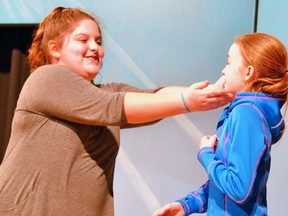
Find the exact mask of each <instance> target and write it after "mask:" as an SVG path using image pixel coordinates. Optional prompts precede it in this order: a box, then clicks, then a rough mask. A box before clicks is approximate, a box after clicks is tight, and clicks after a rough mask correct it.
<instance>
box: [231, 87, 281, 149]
mask: <svg viewBox="0 0 288 216" xmlns="http://www.w3.org/2000/svg"><path fill="white" fill-rule="evenodd" d="M242 103H251V104H254V105H255V106H257V107H258V108H259V109H260V110H261V111H262V113H263V115H264V116H265V119H266V121H267V123H268V125H269V128H270V131H271V135H272V144H274V143H276V142H278V141H279V139H280V138H281V135H282V131H283V130H284V127H285V123H284V121H282V122H281V124H280V125H278V124H279V123H280V121H281V120H282V114H281V108H282V106H283V105H284V103H285V100H283V99H281V98H279V97H277V96H274V95H269V94H265V93H258V92H239V93H237V94H236V96H235V98H234V100H233V101H232V103H231V105H230V106H229V107H228V108H227V111H228V112H231V111H232V109H233V108H234V107H235V106H237V105H239V104H242ZM277 125H278V126H277ZM276 126H277V127H276Z"/></svg>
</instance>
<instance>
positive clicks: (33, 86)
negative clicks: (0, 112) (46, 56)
mask: <svg viewBox="0 0 288 216" xmlns="http://www.w3.org/2000/svg"><path fill="white" fill-rule="evenodd" d="M124 96H125V92H123V91H119V92H111V91H106V90H105V89H104V90H103V89H101V88H99V87H96V86H95V85H93V84H92V83H90V82H89V81H87V80H85V79H83V78H82V77H81V76H79V75H78V74H76V73H75V72H73V71H71V70H70V69H68V68H66V67H64V66H60V65H45V66H42V67H39V68H38V69H37V70H35V71H34V72H33V73H32V74H31V75H30V77H29V78H28V79H27V81H26V83H25V85H24V86H23V88H22V91H21V94H20V97H19V101H18V107H17V110H16V111H28V112H32V113H33V112H35V113H37V114H40V115H46V116H49V117H50V118H52V119H53V118H55V119H62V120H67V121H71V122H75V123H80V124H87V125H119V126H121V125H122V124H123V123H125V120H126V119H125V116H123V113H124V112H123V106H124Z"/></svg>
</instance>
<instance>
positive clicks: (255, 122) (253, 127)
mask: <svg viewBox="0 0 288 216" xmlns="http://www.w3.org/2000/svg"><path fill="white" fill-rule="evenodd" d="M224 127H227V128H224V129H223V130H225V134H222V135H221V137H220V140H219V144H218V146H219V145H221V146H222V148H221V152H218V151H217V152H216V154H215V153H214V152H213V150H212V148H202V149H201V150H200V151H199V152H198V159H199V161H200V162H201V164H202V165H203V167H204V168H205V169H206V171H207V173H208V176H209V179H210V180H211V181H213V182H214V184H215V185H216V186H217V188H218V189H219V190H221V191H222V192H223V193H225V194H227V195H228V196H229V197H230V198H231V199H232V200H234V201H235V202H236V203H239V204H241V203H245V201H246V200H247V199H248V198H249V197H250V196H251V194H252V190H253V185H254V182H255V178H256V176H257V174H258V172H259V170H258V167H259V164H260V163H265V160H266V159H267V158H266V159H263V158H264V157H263V155H264V156H265V153H268V155H269V151H270V147H269V145H268V138H267V137H270V131H269V129H268V126H267V123H266V120H265V118H264V117H263V115H262V113H261V112H260V111H259V109H258V108H256V107H254V106H251V105H248V104H245V105H239V106H237V107H235V108H234V109H233V111H232V112H231V113H230V116H229V118H228V119H227V123H225V126H224ZM218 154H223V158H221V160H220V159H219V157H218ZM263 167H265V165H264V166H263ZM261 172H265V171H263V170H261ZM263 175H264V174H263Z"/></svg>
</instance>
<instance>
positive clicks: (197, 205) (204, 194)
mask: <svg viewBox="0 0 288 216" xmlns="http://www.w3.org/2000/svg"><path fill="white" fill-rule="evenodd" d="M208 190H209V180H208V181H207V182H206V183H205V184H203V185H202V186H201V187H200V188H199V189H198V190H196V191H192V192H190V193H189V194H187V195H186V196H185V197H184V198H182V199H179V200H177V202H179V203H180V204H181V205H182V207H183V209H184V215H185V216H187V215H190V214H192V213H205V212H206V211H207V205H208Z"/></svg>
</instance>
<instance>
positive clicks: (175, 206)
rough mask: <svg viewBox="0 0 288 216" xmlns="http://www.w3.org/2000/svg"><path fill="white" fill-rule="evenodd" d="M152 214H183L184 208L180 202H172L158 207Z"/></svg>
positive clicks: (163, 215)
mask: <svg viewBox="0 0 288 216" xmlns="http://www.w3.org/2000/svg"><path fill="white" fill-rule="evenodd" d="M152 216H184V209H183V207H182V205H181V204H180V203H178V202H173V203H169V204H167V205H165V206H164V207H162V208H160V209H159V210H157V211H156V212H155V213H154V214H153V215H152Z"/></svg>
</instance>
